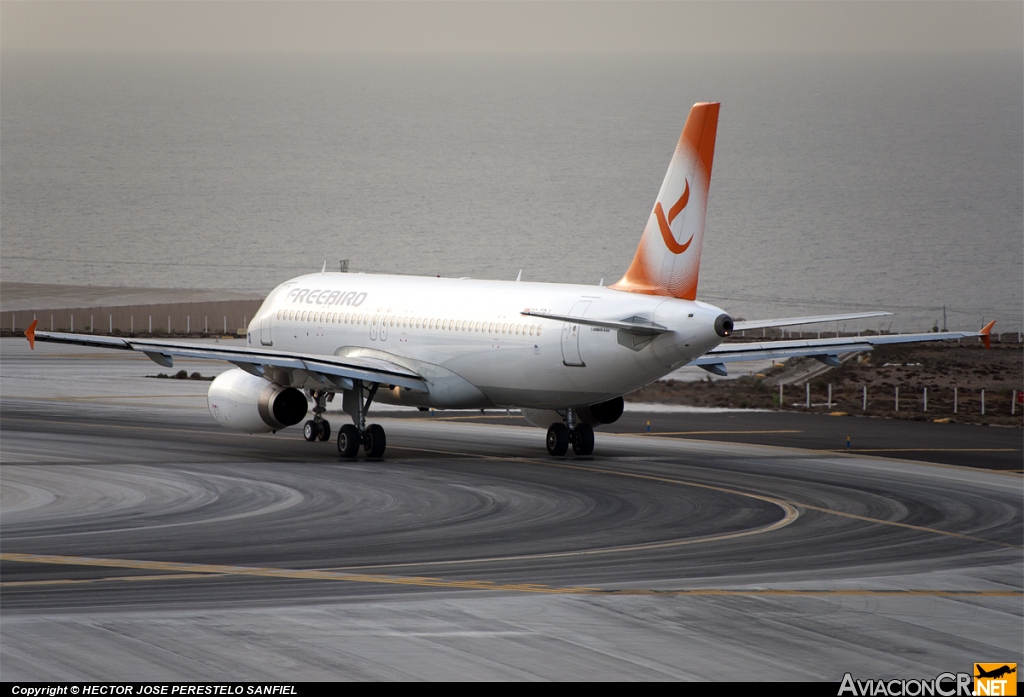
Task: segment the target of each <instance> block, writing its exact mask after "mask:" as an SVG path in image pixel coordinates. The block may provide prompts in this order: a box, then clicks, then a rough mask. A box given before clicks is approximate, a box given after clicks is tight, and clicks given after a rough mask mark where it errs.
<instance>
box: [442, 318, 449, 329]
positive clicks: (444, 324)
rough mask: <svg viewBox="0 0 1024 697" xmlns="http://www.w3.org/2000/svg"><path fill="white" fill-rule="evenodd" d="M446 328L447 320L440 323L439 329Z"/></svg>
mask: <svg viewBox="0 0 1024 697" xmlns="http://www.w3.org/2000/svg"><path fill="white" fill-rule="evenodd" d="M447 328H448V320H444V321H443V322H441V329H447Z"/></svg>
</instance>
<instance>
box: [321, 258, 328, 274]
mask: <svg viewBox="0 0 1024 697" xmlns="http://www.w3.org/2000/svg"><path fill="white" fill-rule="evenodd" d="M320 273H321V274H325V273H327V260H326V259H324V267H323V268H322V269H320Z"/></svg>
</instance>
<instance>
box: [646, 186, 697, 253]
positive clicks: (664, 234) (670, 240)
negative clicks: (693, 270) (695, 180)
mask: <svg viewBox="0 0 1024 697" xmlns="http://www.w3.org/2000/svg"><path fill="white" fill-rule="evenodd" d="M683 182H684V186H683V195H682V196H680V197H679V200H678V201H676V202H675V204H674V205H673V206H672V207H671V208H669V209H668V218H667V219H666V218H665V209H664V208H662V207H661V201H658V203H657V204H655V206H654V215H655V216H657V218H658V227H659V228H660V229H661V239H663V240H664V241H665V246H666V247H668V250H669V251H670V252H672V253H673V254H682V253H683V252H685V251H686V249H687V247H689V246H690V243H691V242H693V235H690V239H688V240H686V242H684V243H683V244H679V242H678V241H676V236H675V235H673V234H672V223H673V222H674V221H675V219H676V218H677V217H678V216H679V214H680V213H682V212H683V209H684V208H686V204H687V203H689V202H690V182H689V181H688V180H686V179H684V180H683Z"/></svg>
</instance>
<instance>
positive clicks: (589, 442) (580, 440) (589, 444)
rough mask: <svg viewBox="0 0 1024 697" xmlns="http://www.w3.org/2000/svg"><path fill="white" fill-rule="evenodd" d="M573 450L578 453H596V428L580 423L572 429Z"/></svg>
mask: <svg viewBox="0 0 1024 697" xmlns="http://www.w3.org/2000/svg"><path fill="white" fill-rule="evenodd" d="M572 451H573V452H574V453H576V454H577V455H593V454H594V429H592V428H591V427H590V426H588V425H587V424H579V425H578V426H577V427H576V428H574V429H573V430H572Z"/></svg>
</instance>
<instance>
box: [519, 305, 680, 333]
mask: <svg viewBox="0 0 1024 697" xmlns="http://www.w3.org/2000/svg"><path fill="white" fill-rule="evenodd" d="M519 314H521V315H527V316H528V317H543V318H544V319H554V320H558V321H560V322H572V323H573V324H584V325H589V326H591V327H605V328H607V329H622V330H623V331H627V332H631V333H633V334H666V333H668V332H671V331H672V330H671V329H669V328H668V327H664V326H662V325H660V324H655V323H654V322H650V321H647V320H644V319H642V318H640V317H632V318H630V319H628V320H614V319H593V318H591V317H573V316H571V315H553V314H550V313H548V312H534V311H533V310H523V311H522V312H520V313H519Z"/></svg>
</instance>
